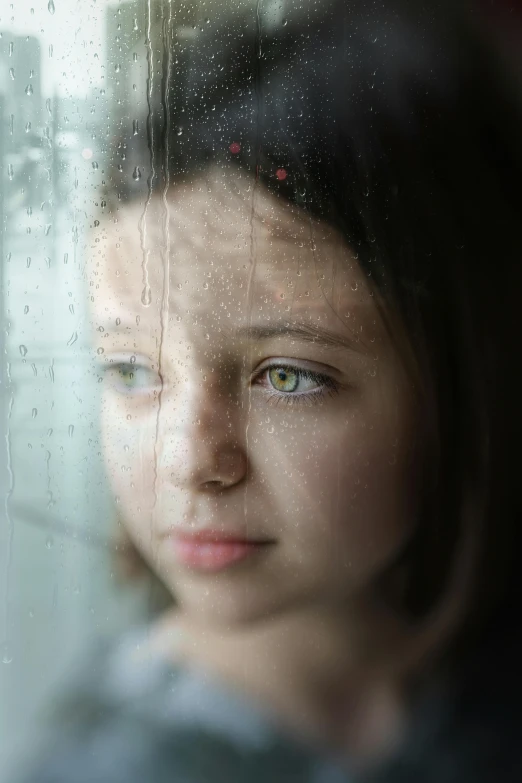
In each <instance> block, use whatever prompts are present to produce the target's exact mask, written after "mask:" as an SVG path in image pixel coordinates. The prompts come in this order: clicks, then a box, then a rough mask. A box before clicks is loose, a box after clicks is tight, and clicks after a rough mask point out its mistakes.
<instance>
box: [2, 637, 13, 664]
mask: <svg viewBox="0 0 522 783" xmlns="http://www.w3.org/2000/svg"><path fill="white" fill-rule="evenodd" d="M12 662H13V655H12V653H11V648H10V646H9V645H8V644H7V642H4V644H3V645H2V663H12Z"/></svg>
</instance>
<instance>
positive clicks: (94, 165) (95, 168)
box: [91, 160, 98, 171]
mask: <svg viewBox="0 0 522 783" xmlns="http://www.w3.org/2000/svg"><path fill="white" fill-rule="evenodd" d="M91 165H92V167H93V169H94V170H95V171H97V169H98V164H97V162H96V161H95V160H93V162H92V164H91Z"/></svg>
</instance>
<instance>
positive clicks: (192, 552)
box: [169, 531, 275, 572]
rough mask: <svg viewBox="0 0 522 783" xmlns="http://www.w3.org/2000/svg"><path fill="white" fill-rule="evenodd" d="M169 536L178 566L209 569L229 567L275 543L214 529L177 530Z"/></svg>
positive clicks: (219, 569) (201, 569) (217, 569)
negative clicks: (186, 531) (191, 531)
mask: <svg viewBox="0 0 522 783" xmlns="http://www.w3.org/2000/svg"><path fill="white" fill-rule="evenodd" d="M169 538H170V540H171V542H172V546H173V548H174V553H175V556H176V559H177V560H178V562H179V563H180V564H181V565H184V566H186V567H188V568H191V569H195V570H198V571H208V572H216V571H221V570H223V569H226V568H229V567H230V566H232V565H234V564H235V563H239V562H241V561H244V560H246V559H247V558H249V557H251V556H253V555H254V554H256V553H258V552H260V551H261V550H263V549H266V548H267V547H269V546H270V545H272V544H273V543H275V542H274V541H267V540H263V541H261V540H250V539H245V538H241V537H238V536H237V535H230V534H224V533H219V532H215V531H204V532H200V533H194V534H192V533H191V534H185V533H178V534H176V535H173V536H170V537H169Z"/></svg>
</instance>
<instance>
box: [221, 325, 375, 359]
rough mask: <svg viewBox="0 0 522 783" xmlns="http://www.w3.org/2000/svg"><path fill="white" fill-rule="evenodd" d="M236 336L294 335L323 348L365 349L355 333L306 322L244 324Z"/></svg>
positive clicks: (257, 339)
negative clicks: (336, 331) (261, 324)
mask: <svg viewBox="0 0 522 783" xmlns="http://www.w3.org/2000/svg"><path fill="white" fill-rule="evenodd" d="M235 334H236V336H238V337H243V338H245V339H247V340H252V341H261V340H273V339H275V338H277V337H293V338H294V339H296V340H300V341H301V342H306V343H313V344H314V345H319V346H321V347H322V348H327V349H332V348H337V349H339V348H342V349H343V350H346V349H349V350H351V351H357V352H358V353H360V352H361V351H362V350H364V343H363V341H362V340H361V339H360V338H359V337H358V336H357V335H355V334H353V335H348V334H347V335H340V334H336V333H335V332H331V331H330V330H329V329H325V328H324V327H322V326H313V325H312V324H304V323H297V322H293V323H275V324H271V325H270V326H256V325H253V326H242V327H240V328H239V329H237V330H236V331H235Z"/></svg>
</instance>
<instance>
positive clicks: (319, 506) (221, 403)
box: [90, 170, 415, 625]
mask: <svg viewBox="0 0 522 783" xmlns="http://www.w3.org/2000/svg"><path fill="white" fill-rule="evenodd" d="M142 212H143V205H138V206H135V205H130V206H128V205H127V206H123V207H122V208H121V209H120V210H119V212H118V217H117V220H115V221H114V222H107V223H106V224H105V226H101V227H100V228H99V229H98V231H99V235H98V240H99V241H96V242H95V243H94V244H93V248H94V249H95V250H94V252H93V255H92V261H91V276H90V282H91V294H92V296H91V299H92V303H93V319H94V326H95V335H96V348H97V351H98V354H99V357H98V358H99V359H100V361H101V364H102V369H103V381H102V384H103V404H102V430H103V440H104V452H105V460H106V464H107V469H108V473H109V476H110V481H111V483H112V487H113V491H114V494H115V496H116V502H117V504H118V506H119V509H120V510H121V516H122V519H123V521H124V523H125V525H126V527H127V530H128V532H129V534H130V536H131V537H132V539H133V541H134V543H135V544H136V546H137V547H138V549H139V550H140V551H141V552H142V553H143V555H144V556H145V557H146V559H147V560H148V561H149V563H150V564H151V565H152V567H153V568H154V570H155V571H156V572H157V573H158V575H159V576H160V577H161V578H162V579H163V581H164V582H165V583H166V584H167V586H168V587H169V588H170V589H171V590H172V592H173V593H174V594H175V596H176V597H177V599H178V600H179V602H180V604H181V607H182V608H183V609H184V610H186V611H187V612H189V613H192V614H194V613H197V614H198V616H199V617H200V618H202V619H204V620H205V621H206V622H214V623H218V624H222V625H223V624H224V625H229V624H232V625H233V624H236V623H244V622H248V621H251V620H255V619H260V618H263V617H266V616H268V615H270V614H271V613H276V612H280V611H290V610H298V609H303V608H306V606H311V605H312V604H314V605H316V606H319V607H320V606H329V607H330V608H332V607H333V606H334V605H337V604H338V605H339V606H346V603H347V601H349V600H351V599H352V598H355V597H357V598H360V597H361V594H362V593H364V592H365V591H366V590H368V589H369V587H370V585H371V583H372V581H373V580H374V578H375V577H376V575H377V574H378V573H379V572H380V571H381V570H382V569H383V567H384V566H385V565H386V564H388V563H389V562H390V561H391V560H392V559H393V558H394V556H395V555H397V553H398V550H399V549H400V548H401V546H402V545H403V543H404V541H405V538H406V537H407V535H408V533H409V531H410V530H411V528H412V523H413V520H414V517H415V502H414V495H415V493H414V486H413V484H414V482H413V479H412V461H413V443H414V429H415V422H414V418H415V417H414V414H413V410H414V405H413V402H412V394H411V391H410V388H409V384H408V380H407V378H406V376H405V373H404V370H403V367H402V364H401V361H400V358H399V355H398V352H397V351H396V350H395V349H394V346H393V345H392V344H391V342H390V340H389V337H388V336H387V333H386V330H385V328H384V326H383V325H382V323H381V321H380V319H379V315H378V310H377V307H376V304H375V300H374V297H373V296H372V293H371V291H370V288H369V286H368V284H367V281H366V278H365V276H364V275H363V273H362V272H361V270H360V269H359V266H358V264H357V262H356V260H355V259H354V256H353V254H352V253H351V252H350V250H349V249H348V248H347V247H346V246H345V244H344V243H343V241H342V239H341V238H340V237H339V236H338V235H337V234H336V232H335V230H334V229H332V228H330V227H329V226H327V225H323V224H322V223H320V222H317V221H315V220H313V219H311V218H310V216H308V215H306V214H304V213H303V212H301V211H300V210H299V209H298V208H296V207H293V206H290V205H288V204H286V203H285V202H283V200H282V199H278V198H276V197H274V196H272V195H269V194H268V193H267V192H266V191H264V190H263V189H262V188H261V187H259V186H258V187H254V183H253V182H252V181H251V180H250V179H249V178H248V177H247V176H246V175H244V174H243V175H241V174H237V173H236V174H235V175H234V176H231V175H227V174H224V173H223V172H217V171H215V170H213V171H211V172H210V173H209V175H208V176H207V177H206V178H201V179H200V180H197V181H195V182H193V183H191V184H185V185H182V186H181V185H179V186H177V187H176V188H175V189H172V192H171V194H170V195H169V196H168V198H166V199H161V198H160V197H158V198H155V199H153V200H152V201H151V203H150V205H149V207H148V209H147V212H146V215H145V218H144V220H141V218H142ZM140 221H141V222H140ZM147 284H148V285H149V286H150V297H148V296H147V293H146V292H145V295H144V288H146V286H147ZM149 299H150V303H149V304H146V303H147V301H149ZM143 301H145V304H144V303H143Z"/></svg>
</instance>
